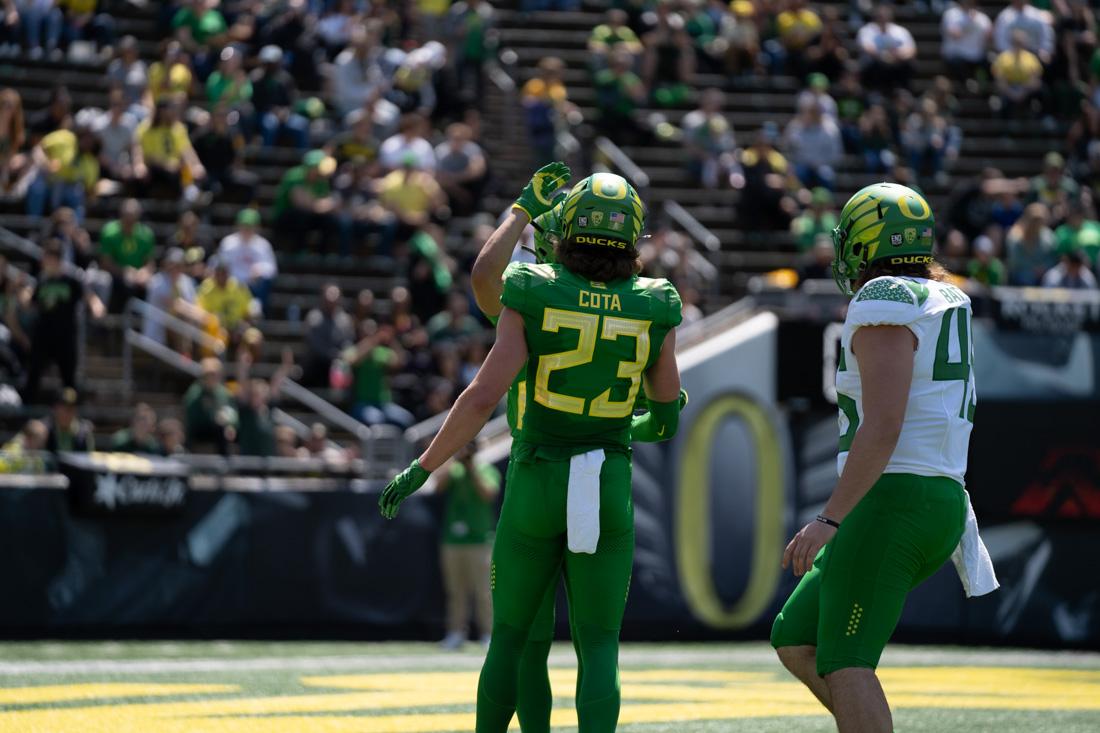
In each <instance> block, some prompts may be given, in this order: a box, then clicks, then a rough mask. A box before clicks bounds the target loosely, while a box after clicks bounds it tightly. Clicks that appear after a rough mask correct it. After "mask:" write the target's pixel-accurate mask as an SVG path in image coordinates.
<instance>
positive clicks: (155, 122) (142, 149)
mask: <svg viewBox="0 0 1100 733" xmlns="http://www.w3.org/2000/svg"><path fill="white" fill-rule="evenodd" d="M134 135H135V137H136V139H137V145H135V146H134V178H135V179H137V180H138V181H141V182H142V183H143V184H145V185H146V186H147V187H148V188H147V189H146V190H147V192H148V195H150V196H154V197H163V198H172V199H178V198H179V197H180V195H181V194H183V193H185V188H186V189H187V191H186V192H187V193H188V194H190V192H191V191H195V190H196V189H195V188H194V186H193V185H192V184H193V182H194V181H197V180H201V179H202V178H203V177H205V175H206V170H205V169H204V168H203V167H202V163H201V162H199V157H198V156H197V155H195V150H194V148H192V147H191V138H190V137H189V136H188V134H187V128H186V127H185V126H184V124H183V123H182V122H180V119H179V108H178V107H177V106H176V104H175V102H173V101H171V100H169V99H161V100H160V101H159V102H157V106H156V109H155V110H154V111H153V116H152V118H151V119H148V120H145V121H144V122H142V123H141V124H140V125H138V127H137V130H136V131H135V133H134Z"/></svg>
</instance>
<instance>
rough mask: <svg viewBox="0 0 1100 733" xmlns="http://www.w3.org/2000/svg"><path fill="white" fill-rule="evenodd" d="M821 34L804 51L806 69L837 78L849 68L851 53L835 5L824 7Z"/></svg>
mask: <svg viewBox="0 0 1100 733" xmlns="http://www.w3.org/2000/svg"><path fill="white" fill-rule="evenodd" d="M821 12H822V16H823V17H822V24H821V34H820V35H819V36H818V37H817V41H816V42H815V43H812V44H810V45H809V46H808V47H807V48H806V49H805V50H804V51H803V56H804V58H805V63H806V70H807V71H811V72H815V73H818V74H824V75H825V76H826V77H827V78H829V79H832V80H836V79H838V78H839V77H840V75H841V74H842V73H843V72H844V70H845V69H846V68H847V66H848V63H849V60H850V59H851V54H850V53H849V52H848V45H849V44H848V37H847V33H845V31H844V24H843V23H842V22H841V20H840V14H839V11H838V10H837V7H836V6H835V5H826V6H825V7H824V8H822V11H821Z"/></svg>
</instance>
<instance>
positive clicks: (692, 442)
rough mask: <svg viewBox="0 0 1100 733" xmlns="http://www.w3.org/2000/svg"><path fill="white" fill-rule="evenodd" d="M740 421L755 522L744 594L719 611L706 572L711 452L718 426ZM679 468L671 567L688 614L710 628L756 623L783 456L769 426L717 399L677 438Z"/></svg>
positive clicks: (770, 562) (738, 404)
mask: <svg viewBox="0 0 1100 733" xmlns="http://www.w3.org/2000/svg"><path fill="white" fill-rule="evenodd" d="M730 418H740V419H741V420H743V421H744V423H745V425H746V426H747V427H748V430H749V433H750V434H751V435H752V439H753V441H754V443H755V448H756V451H755V452H756V456H757V462H758V463H757V489H756V502H755V504H756V516H755V522H754V523H753V524H754V527H753V542H752V559H751V565H750V570H749V582H748V584H747V586H746V587H745V591H744V593H742V594H741V597H740V598H739V599H738V600H737V602H736V603H734V604H733V606H732V607H730V608H725V607H724V605H723V603H722V599H721V598H719V597H718V591H717V589H716V588H715V585H714V578H713V573H712V572H711V568H712V565H713V558H712V557H711V554H712V550H711V541H710V538H711V518H710V511H709V507H710V492H711V490H712V479H711V475H710V473H711V471H710V465H711V451H712V450H714V449H715V446H714V445H713V443H714V437H715V435H716V433H717V432H718V428H719V427H720V426H721V425H722V423H723V422H725V421H726V420H728V419H730ZM684 442H685V445H686V446H687V447H686V448H685V449H684V454H683V456H682V458H681V462H680V486H679V491H678V493H677V511H676V561H677V562H676V564H677V568H678V570H679V574H680V583H681V586H682V590H683V593H684V598H685V600H686V601H687V604H688V607H689V608H690V609H691V611H692V613H694V614H695V616H696V617H697V618H698V619H700V620H701V621H704V622H705V623H707V624H709V625H710V626H711V627H713V628H717V629H739V628H743V627H745V626H748V625H749V624H752V623H753V622H754V621H756V620H757V619H758V618H759V617H760V614H762V613H763V612H764V611H765V610H766V609H767V608H768V605H769V604H770V603H771V601H772V598H773V597H774V596H775V591H776V588H777V587H778V586H779V576H780V567H779V562H780V560H781V559H782V542H783V529H784V528H783V498H784V481H783V456H782V453H781V451H780V446H779V436H778V435H777V434H776V429H775V425H774V424H773V422H772V420H771V419H770V418H769V416H768V414H767V413H766V412H765V411H764V409H763V408H762V407H761V406H760V405H759V404H758V403H757V402H756V401H755V400H753V399H751V398H749V397H745V396H742V395H727V396H725V397H720V398H718V399H716V400H714V401H713V402H711V403H710V404H709V405H707V406H706V408H704V409H703V412H702V413H701V414H700V415H699V417H698V419H697V420H695V422H694V424H693V425H692V426H691V428H690V430H689V431H688V434H687V435H686V436H685V441H684Z"/></svg>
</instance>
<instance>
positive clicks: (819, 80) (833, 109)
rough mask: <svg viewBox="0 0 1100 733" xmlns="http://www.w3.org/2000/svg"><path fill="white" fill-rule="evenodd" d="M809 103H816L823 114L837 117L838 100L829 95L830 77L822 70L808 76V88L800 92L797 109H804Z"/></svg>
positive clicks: (796, 104) (796, 103)
mask: <svg viewBox="0 0 1100 733" xmlns="http://www.w3.org/2000/svg"><path fill="white" fill-rule="evenodd" d="M808 104H816V105H817V106H818V108H819V109H820V110H821V114H823V115H825V116H826V117H831V118H833V120H834V121H836V119H837V105H836V100H835V99H833V98H832V97H831V96H829V77H827V76H825V75H824V74H822V73H820V72H814V73H812V74H810V75H809V76H808V77H806V88H805V89H803V90H802V91H801V92H799V93H798V98H797V100H796V102H795V109H802V107H803V106H805V105H808Z"/></svg>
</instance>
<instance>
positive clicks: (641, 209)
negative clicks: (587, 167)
mask: <svg viewBox="0 0 1100 733" xmlns="http://www.w3.org/2000/svg"><path fill="white" fill-rule="evenodd" d="M561 225H562V228H561V231H562V236H563V237H564V238H565V239H569V240H572V241H574V242H577V243H578V244H590V245H595V246H602V247H609V248H611V249H613V250H616V251H620V252H621V251H624V250H625V251H629V252H633V251H634V247H635V245H636V244H637V242H638V237H639V236H640V235H641V233H642V229H643V227H645V205H644V204H642V198H641V197H640V196H639V195H638V192H637V191H635V190H634V187H633V186H631V185H630V183H628V182H627V180H626V179H625V178H623V177H622V176H617V175H615V174H614V173H594V174H592V175H591V176H589V177H588V178H585V179H584V180H583V181H581V182H580V183H578V184H577V185H576V186H573V190H572V191H570V192H569V195H568V196H566V197H565V201H564V209H563V210H562V215H561Z"/></svg>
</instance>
